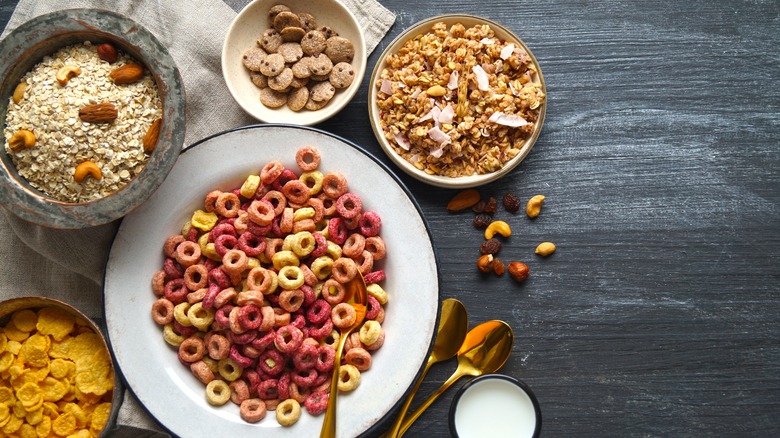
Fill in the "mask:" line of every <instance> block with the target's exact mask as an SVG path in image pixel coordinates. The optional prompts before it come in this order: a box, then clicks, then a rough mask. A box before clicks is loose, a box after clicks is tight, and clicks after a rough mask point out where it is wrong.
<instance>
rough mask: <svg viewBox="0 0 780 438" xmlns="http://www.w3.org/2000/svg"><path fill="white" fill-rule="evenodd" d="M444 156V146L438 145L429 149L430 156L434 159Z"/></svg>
mask: <svg viewBox="0 0 780 438" xmlns="http://www.w3.org/2000/svg"><path fill="white" fill-rule="evenodd" d="M443 154H444V145H443V144H440V145H438V146H436V147H435V148H433V149H431V156H432V157H436V158H441V156H442V155H443Z"/></svg>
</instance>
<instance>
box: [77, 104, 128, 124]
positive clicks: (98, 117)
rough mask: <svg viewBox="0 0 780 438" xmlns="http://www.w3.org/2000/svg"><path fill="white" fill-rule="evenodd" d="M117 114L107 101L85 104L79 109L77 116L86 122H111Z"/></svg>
mask: <svg viewBox="0 0 780 438" xmlns="http://www.w3.org/2000/svg"><path fill="white" fill-rule="evenodd" d="M117 115H119V113H118V112H117V110H116V107H115V106H114V105H113V104H111V103H108V102H104V103H95V104H92V105H87V106H85V107H84V108H81V109H80V110H79V118H80V119H81V120H83V121H85V122H88V123H111V122H113V121H114V120H116V118H117Z"/></svg>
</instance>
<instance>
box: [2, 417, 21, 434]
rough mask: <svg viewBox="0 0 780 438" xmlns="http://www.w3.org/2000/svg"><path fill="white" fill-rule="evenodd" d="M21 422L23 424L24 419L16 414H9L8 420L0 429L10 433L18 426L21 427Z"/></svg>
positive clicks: (17, 428)
mask: <svg viewBox="0 0 780 438" xmlns="http://www.w3.org/2000/svg"><path fill="white" fill-rule="evenodd" d="M22 424H24V420H22V419H21V418H19V417H17V416H16V415H11V416H10V417H8V422H7V423H6V424H5V426H3V428H2V431H3V432H5V433H7V434H9V435H10V434H12V433H14V432H16V431H17V430H19V428H21V427H22Z"/></svg>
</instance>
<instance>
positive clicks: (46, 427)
mask: <svg viewBox="0 0 780 438" xmlns="http://www.w3.org/2000/svg"><path fill="white" fill-rule="evenodd" d="M35 432H36V433H37V434H38V436H39V437H47V436H49V434H50V433H51V418H50V417H47V416H44V417H43V420H42V421H41V422H40V423H38V425H37V426H35Z"/></svg>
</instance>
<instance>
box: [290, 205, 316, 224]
mask: <svg viewBox="0 0 780 438" xmlns="http://www.w3.org/2000/svg"><path fill="white" fill-rule="evenodd" d="M316 213H317V212H316V211H314V209H313V208H311V207H302V208H299V209H297V210H295V211H294V212H293V222H298V221H300V220H303V219H311V218H313V217H314V215H315V214H316Z"/></svg>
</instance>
